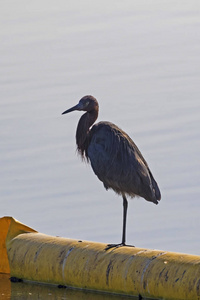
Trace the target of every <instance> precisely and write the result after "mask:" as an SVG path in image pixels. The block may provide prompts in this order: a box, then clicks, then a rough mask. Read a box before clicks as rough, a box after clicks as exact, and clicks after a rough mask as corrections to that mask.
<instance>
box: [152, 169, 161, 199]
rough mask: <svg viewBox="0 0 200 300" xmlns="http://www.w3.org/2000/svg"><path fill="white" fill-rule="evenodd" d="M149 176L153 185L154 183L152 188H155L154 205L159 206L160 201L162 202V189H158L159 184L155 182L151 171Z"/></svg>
mask: <svg viewBox="0 0 200 300" xmlns="http://www.w3.org/2000/svg"><path fill="white" fill-rule="evenodd" d="M149 174H150V177H151V183H152V187H153V194H154V201H153V202H154V203H156V204H158V201H160V199H161V193H160V189H159V187H158V184H157V182H156V181H155V179H154V177H153V175H152V173H151V171H150V170H149Z"/></svg>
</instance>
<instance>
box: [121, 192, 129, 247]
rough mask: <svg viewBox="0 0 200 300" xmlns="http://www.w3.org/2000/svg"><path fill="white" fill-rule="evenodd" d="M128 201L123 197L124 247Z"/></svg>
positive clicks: (124, 242)
mask: <svg viewBox="0 0 200 300" xmlns="http://www.w3.org/2000/svg"><path fill="white" fill-rule="evenodd" d="M127 209H128V201H127V199H126V196H125V195H123V230H122V245H125V244H126V217H127Z"/></svg>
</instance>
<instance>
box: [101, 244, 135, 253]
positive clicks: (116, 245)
mask: <svg viewBox="0 0 200 300" xmlns="http://www.w3.org/2000/svg"><path fill="white" fill-rule="evenodd" d="M119 247H135V246H133V245H126V244H125V243H120V244H108V245H107V246H106V248H105V250H106V251H107V250H109V249H112V248H119Z"/></svg>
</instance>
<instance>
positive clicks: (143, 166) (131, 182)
mask: <svg viewBox="0 0 200 300" xmlns="http://www.w3.org/2000/svg"><path fill="white" fill-rule="evenodd" d="M76 110H77V111H84V112H85V113H84V114H83V115H82V116H81V118H80V120H79V122H78V126H77V130H76V145H77V150H78V153H79V154H80V155H81V157H82V158H83V159H85V160H86V161H87V162H90V164H91V166H92V169H93V171H94V173H95V174H96V176H97V177H98V178H99V180H100V181H102V182H103V185H104V187H105V189H106V190H108V189H112V190H114V191H115V192H116V193H117V194H119V195H121V196H122V198H123V228H122V242H121V243H119V244H108V245H107V247H106V250H108V249H110V248H113V247H117V248H118V247H121V246H128V245H126V221H127V209H128V201H127V197H128V196H129V197H130V198H134V197H137V196H138V197H142V198H144V199H145V200H147V201H150V202H152V203H155V204H158V201H159V200H160V199H161V193H160V190H159V187H158V184H157V182H156V181H155V179H154V177H153V175H152V173H151V171H150V169H149V167H148V164H147V162H146V160H145V159H144V157H143V156H142V154H141V152H140V150H139V149H138V147H137V146H136V144H135V143H134V142H133V140H132V139H131V138H130V137H129V136H128V134H127V133H125V132H124V131H123V130H122V129H120V128H119V127H118V126H116V125H115V124H113V123H111V122H107V121H106V122H99V123H96V124H94V123H95V121H96V120H97V118H98V113H99V104H98V101H97V100H96V98H94V97H93V96H91V95H87V96H84V97H82V98H81V99H80V101H79V102H78V104H77V105H75V106H73V107H71V108H70V109H67V110H66V111H64V112H63V113H62V114H67V113H70V112H72V111H76ZM93 124H94V125H93ZM92 125H93V126H92ZM129 246H130V245H129Z"/></svg>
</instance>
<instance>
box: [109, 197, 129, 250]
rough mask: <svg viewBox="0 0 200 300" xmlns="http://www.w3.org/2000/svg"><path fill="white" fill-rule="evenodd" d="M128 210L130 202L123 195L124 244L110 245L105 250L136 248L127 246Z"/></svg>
mask: <svg viewBox="0 0 200 300" xmlns="http://www.w3.org/2000/svg"><path fill="white" fill-rule="evenodd" d="M127 209H128V201H127V199H126V196H125V195H123V229H122V242H121V243H120V244H108V245H107V247H106V248H105V250H109V249H111V248H119V247H122V246H128V247H134V246H131V245H126V218H127Z"/></svg>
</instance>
